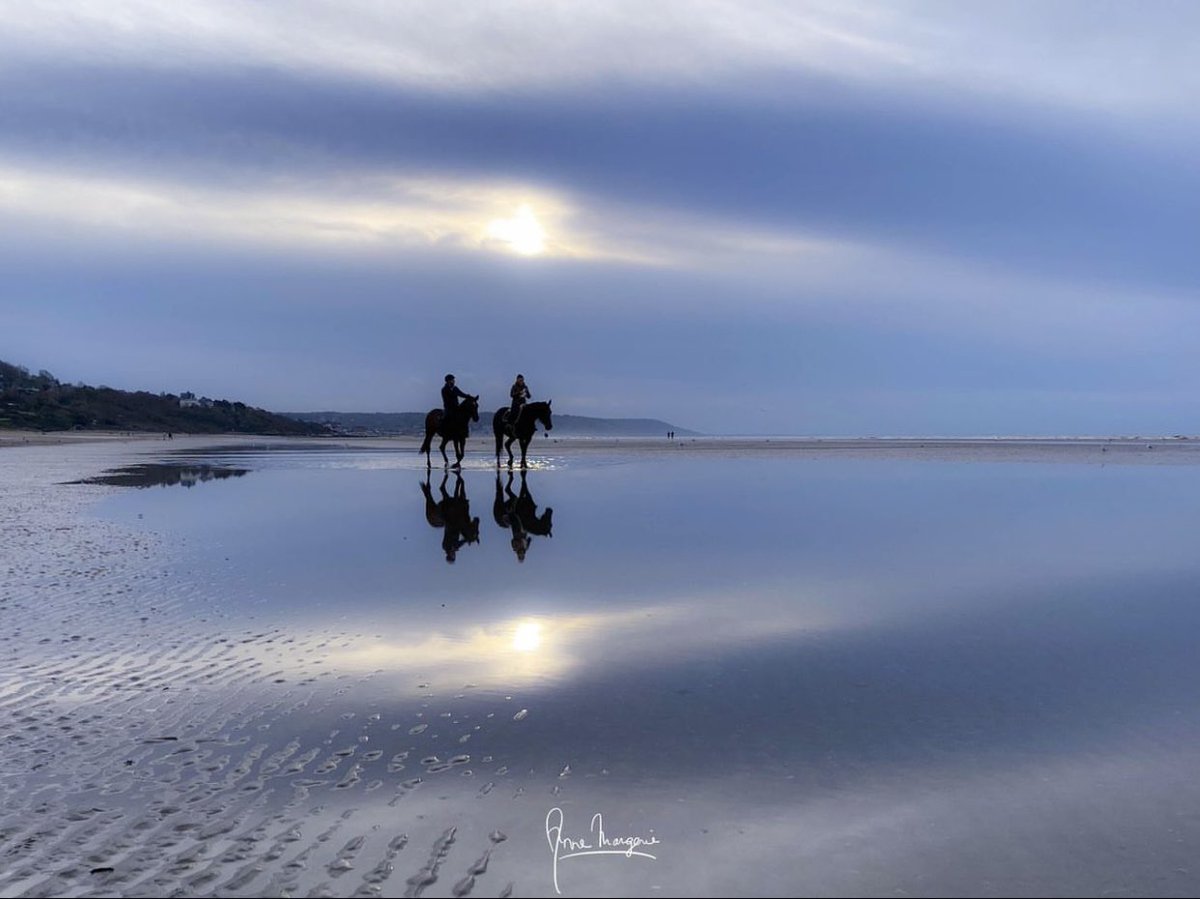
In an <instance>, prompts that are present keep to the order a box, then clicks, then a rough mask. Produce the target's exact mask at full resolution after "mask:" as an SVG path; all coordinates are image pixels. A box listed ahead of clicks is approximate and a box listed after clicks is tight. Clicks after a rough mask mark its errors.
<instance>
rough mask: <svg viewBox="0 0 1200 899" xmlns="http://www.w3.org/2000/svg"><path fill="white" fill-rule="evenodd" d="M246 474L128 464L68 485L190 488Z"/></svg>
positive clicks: (217, 467) (239, 470) (218, 469)
mask: <svg viewBox="0 0 1200 899" xmlns="http://www.w3.org/2000/svg"><path fill="white" fill-rule="evenodd" d="M248 472H249V469H247V468H230V467H226V466H220V465H177V464H170V463H162V462H149V463H145V464H142V465H129V466H126V467H124V468H118V469H115V470H113V471H110V472H106V473H105V474H102V475H98V476H96V477H93V478H84V479H83V480H80V481H73V482H72V483H76V484H111V485H113V486H115V487H173V486H180V487H194V486H196V484H199V483H203V482H205V481H220V480H224V479H225V478H240V477H242V475H245V474H247V473H248Z"/></svg>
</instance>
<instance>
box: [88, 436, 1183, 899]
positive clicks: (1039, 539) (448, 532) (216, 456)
mask: <svg viewBox="0 0 1200 899" xmlns="http://www.w3.org/2000/svg"><path fill="white" fill-rule="evenodd" d="M176 461H177V462H178V464H180V465H181V466H185V467H189V466H190V467H191V468H192V469H193V470H195V469H196V467H197V466H200V465H204V466H209V468H206V469H202V470H207V471H226V470H239V471H240V470H245V471H247V473H246V474H245V475H242V476H238V477H212V478H208V479H200V480H197V479H195V478H185V481H187V482H189V483H192V484H194V489H187V490H185V489H177V488H176V487H171V488H170V489H161V490H135V489H130V490H126V491H121V492H118V493H117V494H115V495H113V496H111V497H109V498H108V499H106V500H105V501H104V502H103V503H102V504H101V505H100V507H99V508H98V512H97V514H98V515H100V516H101V517H102V518H105V519H108V520H112V521H116V522H119V523H124V524H127V525H130V526H132V527H137V528H144V529H147V530H148V531H152V532H155V533H157V534H160V535H162V537H163V538H164V539H165V540H166V541H167V542H168V543H169V544H170V545H171V546H172V548H173V552H174V558H175V559H176V560H177V561H176V562H174V563H173V564H175V565H176V566H177V568H175V569H174V570H173V571H172V572H171V574H170V576H171V578H172V579H176V580H181V581H187V582H188V583H191V584H193V585H198V586H197V587H196V590H194V591H193V593H191V594H189V596H190V597H191V598H190V599H189V604H188V605H187V606H186V607H185V608H184V610H183V612H182V613H181V616H180V617H179V618H178V619H177V620H178V621H179V622H180V624H179V625H178V626H179V627H181V628H183V629H184V632H182V633H181V634H179V635H178V636H177V638H178V639H179V640H181V641H182V644H181V645H183V644H186V643H187V641H188V639H189V635H188V633H187V632H186V631H187V628H189V627H192V628H194V629H195V630H194V642H196V643H197V644H199V643H200V642H203V641H208V640H221V639H229V638H228V637H227V636H226V637H222V636H221V635H230V634H239V635H242V634H245V635H249V636H245V637H239V638H238V639H239V640H241V641H242V643H243V644H244V645H243V646H242V648H241V649H240V650H238V652H234V653H233V654H232V655H229V656H228V657H227V658H228V659H229V660H230V661H229V664H234V660H237V662H236V663H237V664H248V662H247V660H246V657H245V656H246V653H249V654H250V656H252V657H253V661H254V662H255V663H257V662H262V663H263V665H264V666H265V667H259V668H255V669H253V670H255V671H257V672H260V675H261V674H263V673H266V674H270V677H265V676H259V677H258V680H256V681H255V684H254V687H253V689H249V688H247V689H246V691H245V692H244V694H240V696H241V698H239V699H238V700H237V701H236V703H234V705H236V707H237V714H236V715H234V714H229V715H225V716H221V717H220V718H219V720H218V721H216V722H215V726H214V728H212V733H208V731H206V727H205V725H204V724H203V723H201V724H199V725H198V726H195V727H192V728H191V730H190V731H189V732H187V733H185V732H184V731H182V730H178V729H176V731H175V732H173V735H174V736H176V737H177V738H180V739H183V738H185V737H186V738H189V739H191V738H208V739H217V738H220V739H221V740H224V741H226V742H236V739H237V737H238V735H239V734H248V735H249V739H248V740H247V744H246V745H249V746H261V749H260V750H259V751H258V754H257V755H255V756H254V757H253V758H251V759H250V760H248V761H247V760H245V759H242V761H241V762H238V761H237V759H239V758H241V756H240V755H239V754H238V753H234V754H233V755H232V759H233V762H231V763H230V764H236V765H238V766H240V767H241V768H243V769H244V771H243V772H242V773H241V774H240V775H239V776H238V777H237V778H235V779H234V780H233V781H231V782H230V784H229V788H230V789H229V791H226V792H221V790H218V791H217V792H215V793H212V794H211V796H217V795H218V794H219V795H220V796H223V797H226V798H225V799H222V800H221V801H220V802H219V803H218V802H217V800H216V799H213V798H211V796H210V799H206V800H204V801H203V802H200V803H199V807H200V808H205V807H206V806H205V803H208V802H210V801H211V803H213V804H211V805H209V806H208V807H207V808H208V811H207V815H208V817H209V823H211V822H212V821H220V820H222V819H223V818H224V817H225V816H231V815H234V814H235V813H236V814H242V813H240V812H237V809H238V807H239V806H238V805H237V801H233V800H230V799H228V795H227V793H231V792H233V791H236V790H242V789H246V788H247V785H250V786H252V787H253V789H252V790H250V792H251V793H252V794H254V796H255V799H254V802H255V805H254V813H255V814H260V815H261V816H262V821H263V822H265V823H263V824H262V825H261V828H262V834H261V835H260V837H259V838H258V839H257V840H255V841H251V842H252V843H253V846H254V848H253V850H252V851H250V850H247V852H246V853H245V854H244V855H243V856H242V857H241V859H240V860H238V862H239V864H241V865H242V866H247V865H248V866H249V867H248V868H245V869H244V873H243V875H238V873H237V872H239V871H243V868H242V867H238V865H235V864H234V863H233V862H229V863H228V866H222V865H221V864H220V863H219V862H220V859H219V857H213V858H208V857H206V862H205V863H206V864H209V865H215V866H216V867H217V869H219V870H218V871H215V872H214V873H213V874H212V878H211V885H210V888H212V887H215V886H217V885H220V884H224V885H225V886H224V888H223V891H222V892H221V894H222V895H229V894H234V893H238V892H239V891H242V892H244V894H246V895H259V894H263V893H259V892H255V891H256V890H259V891H262V890H266V891H267V893H269V892H270V890H272V889H276V890H285V889H288V890H295V889H300V890H305V891H307V890H315V891H317V893H318V894H320V893H321V891H322V890H323V891H325V894H329V895H350V894H352V893H355V892H356V891H360V892H361V891H366V892H363V893H362V894H364V895H366V894H382V895H404V894H406V893H411V892H413V891H414V890H415V891H417V892H422V891H423V892H424V893H425V894H426V895H450V894H451V893H452V892H453V891H454V890H455V889H457V890H458V891H459V894H462V891H463V890H466V891H472V890H474V891H475V892H478V893H480V894H496V893H499V892H502V891H503V890H504V889H506V888H510V886H511V888H512V889H513V890H514V892H515V893H516V894H529V895H534V894H536V895H547V894H553V893H554V889H555V886H554V870H553V864H552V862H553V853H552V850H551V846H550V844H549V843H548V841H547V836H546V820H547V814H548V813H551V810H552V809H555V808H557V809H560V810H561V814H562V819H561V820H562V825H561V827H562V831H561V833H562V835H564V836H569V837H571V838H573V839H591V840H594V834H590V833H589V826H590V824H591V822H592V819H593V815H594V814H595V813H597V812H599V813H602V814H603V823H604V827H605V830H606V832H607V833H608V835H609V836H610V837H612V836H614V835H620V836H634V835H636V836H639V837H641V838H644V839H646V840H647V841H648V842H650V844H651V848H648V849H647V848H646V847H642V850H643V851H647V852H650V853H651V854H653V855H654V856H655V858H654V859H653V860H651V859H647V858H644V857H632V858H625V857H621V856H584V857H576V858H568V859H565V860H564V859H562V858H561V856H562V855H565V854H569V853H567V852H566V851H565V850H560V853H559V854H560V860H559V866H558V872H557V876H558V886H559V888H561V890H562V892H563V894H565V895H589V894H590V895H634V894H641V893H643V892H644V891H647V890H653V891H654V892H656V893H658V894H663V895H697V894H703V895H718V894H745V895H748V894H758V893H763V894H769V895H784V894H811V895H817V894H821V895H826V894H838V895H854V894H872V895H881V894H895V893H896V892H898V891H903V892H907V893H911V894H916V895H957V894H967V895H998V894H1003V895H1007V894H1014V893H1016V894H1024V895H1031V894H1044V893H1050V894H1058V895H1061V894H1079V893H1100V892H1102V891H1112V892H1117V893H1136V894H1158V895H1165V894H1180V895H1182V894H1191V893H1194V892H1195V891H1196V890H1197V889H1198V888H1200V878H1198V877H1197V874H1196V873H1194V872H1193V870H1192V862H1191V859H1192V858H1193V857H1194V854H1195V850H1196V848H1197V845H1198V842H1197V841H1198V840H1200V788H1197V786H1196V785H1195V784H1194V783H1193V780H1194V778H1193V773H1194V771H1195V770H1197V762H1200V751H1198V750H1197V748H1196V747H1197V745H1198V744H1197V740H1196V738H1197V736H1200V702H1198V700H1200V653H1197V651H1196V649H1197V640H1196V634H1197V633H1200V602H1198V600H1200V596H1198V594H1200V590H1198V587H1200V559H1198V556H1197V553H1196V551H1195V544H1196V536H1195V527H1194V525H1195V523H1196V519H1197V516H1198V514H1200V513H1198V511H1197V510H1198V509H1200V502H1198V500H1200V468H1197V467H1195V466H1190V465H1180V466H1163V465H1102V464H1095V463H1094V462H1093V461H1092V460H1091V458H1090V457H1086V458H1085V457H1079V458H1068V459H1065V460H1064V459H1055V460H1054V461H1019V462H1003V461H994V460H992V461H972V460H971V459H970V458H969V457H953V458H949V459H945V458H943V459H939V460H934V461H931V460H928V459H921V458H912V457H906V456H904V455H900V456H895V455H888V456H885V457H880V458H872V457H869V456H868V457H861V456H860V457H855V458H845V457H843V456H839V455H838V454H837V453H829V454H817V455H798V454H795V453H789V452H786V451H782V452H778V453H762V454H754V455H746V454H741V453H738V452H729V453H719V454H706V453H689V452H686V451H681V452H679V453H675V454H673V455H664V454H645V453H640V452H638V451H636V450H622V449H620V448H617V449H612V450H606V451H594V452H586V453H585V452H580V453H572V452H571V451H570V450H569V449H566V448H564V449H561V451H558V450H554V451H551V452H550V453H549V454H548V455H542V456H540V457H539V463H538V465H537V466H536V467H535V468H534V470H531V471H529V472H528V473H527V474H525V475H521V474H520V473H518V474H516V475H514V476H510V475H509V473H508V472H507V471H501V472H497V471H496V470H495V469H493V468H491V467H488V466H486V465H480V464H479V463H478V462H476V463H475V464H474V467H470V466H469V467H468V468H467V469H466V470H465V471H464V472H463V473H462V474H461V476H460V475H456V474H453V473H449V474H447V473H445V472H443V471H442V470H440V469H438V470H434V471H433V472H430V473H428V474H427V473H426V471H425V469H424V467H423V465H421V464H417V463H416V461H415V460H414V459H413V458H412V455H411V453H410V452H399V451H397V452H388V451H371V452H367V451H354V450H341V451H333V452H330V451H324V452H317V451H313V452H270V451H261V452H253V451H249V452H248V451H245V450H239V451H237V452H232V451H229V452H224V451H220V450H217V451H213V452H208V453H204V454H199V455H197V454H192V455H189V456H186V457H181V458H178V459H177V460H176ZM164 477H165V481H166V482H171V480H172V478H173V475H170V474H167V475H165V476H164ZM188 622H192V624H188ZM228 651H229V652H233V650H228ZM239 653H240V654H239ZM205 664H206V665H207V664H217V663H216V662H215V660H210V661H209V662H206V663H205ZM268 669H269V670H268ZM222 683H223V684H224V685H223V686H221V687H220V688H219V689H218V690H217V691H216V692H217V693H219V694H220V696H218V697H217V698H218V699H219V700H220V701H221V702H226V703H228V702H231V700H229V699H228V697H227V696H226V695H225V693H224V692H222V691H226V692H227V691H229V690H231V689H234V688H235V687H236V677H232V676H231V678H230V679H229V681H228V682H227V683H226V682H224V681H223V682H222ZM187 708H188V709H190V710H191V713H190V714H192V715H193V716H194V715H195V714H196V710H197V709H200V708H203V702H202V701H201V699H200V698H197V699H196V700H195V701H193V702H191V704H189V705H188V706H187ZM180 720H181V721H182V720H183V719H180ZM193 723H195V722H193ZM177 742H178V740H177ZM193 745H194V746H195V748H196V749H197V751H203V747H202V746H201V745H200V744H193ZM289 747H292V748H291V749H290V751H289ZM314 750H315V752H313V751H314ZM343 750H344V751H345V755H341V756H338V755H337V753H338V752H339V751H343ZM309 752H313V759H312V761H311V763H309V764H306V765H304V766H301V770H298V771H289V770H288V768H287V766H286V765H283V764H282V762H281V763H280V764H277V765H275V766H274V767H271V766H270V765H267V763H266V762H265V761H264V760H266V759H270V758H271V757H272V755H273V754H280V753H283V754H284V756H283V757H284V758H286V759H288V760H292V759H295V758H298V757H299V758H303V757H304V756H305V754H306V753H309ZM162 758H163V759H166V756H165V755H164V756H163V757H162ZM156 764H160V765H162V764H165V765H167V768H168V769H170V770H172V771H174V772H175V775H177V779H176V780H175V781H171V780H170V778H167V780H166V781H163V782H155V783H156V784H157V785H156V786H155V787H154V789H155V790H159V791H162V790H166V791H167V792H168V793H169V792H170V791H171V790H172V789H181V788H182V787H178V786H177V787H172V786H171V785H170V784H171V783H175V784H177V785H186V784H190V785H192V787H193V788H196V785H202V784H205V783H208V784H210V785H211V783H212V780H213V778H214V777H215V775H214V774H212V773H211V772H210V773H208V774H204V773H198V772H196V771H195V770H186V769H176V768H171V765H173V764H174V763H173V762H170V761H169V760H167V761H163V760H162V759H160V761H159V762H157V763H156ZM322 765H324V766H325V767H322ZM264 768H265V769H266V770H264ZM227 770H228V769H227V768H222V769H221V772H222V773H221V777H225V776H226V774H227ZM418 778H419V782H418V780H417V779H418ZM139 789H141V788H137V787H135V788H133V793H134V794H135V795H140V793H139V792H138V791H139ZM147 789H148V787H147ZM202 792H203V791H202ZM193 795H198V794H193ZM238 801H241V800H240V799H239V800H238ZM244 814H247V815H248V814H249V813H248V812H246V813H244ZM247 820H249V818H247ZM558 820H559V819H558V818H555V817H553V816H552V818H551V822H552V823H554V822H556V821H558ZM330 827H335V828H341V831H340V834H339V836H338V838H337V839H334V838H332V837H328V838H326V840H321V839H320V835H321V833H323V832H324V831H325V830H327V829H328V828H330ZM275 831H278V833H276V832H275ZM268 832H269V833H268ZM280 833H284V834H286V833H293V834H294V836H295V843H296V845H297V847H303V846H307V847H308V850H306V851H308V852H309V855H308V856H306V857H305V858H303V859H302V860H301V861H302V863H301V864H299V865H293V866H292V867H291V868H288V867H287V862H288V857H289V856H288V855H287V853H285V852H284V851H283V850H280V851H279V853H278V854H275V855H273V854H272V852H271V851H270V850H269V847H270V846H272V845H278V843H277V842H275V841H276V840H277V839H278V838H279V834H280ZM342 835H345V836H346V837H347V839H345V840H343V839H342ZM401 836H403V837H405V840H406V841H411V843H412V845H405V844H404V843H403V842H400V837H401ZM356 841H358V842H356ZM327 843H328V846H326V844H327ZM343 843H344V844H345V845H343ZM398 846H399V847H400V848H397V847H398ZM418 846H419V848H418ZM298 851H299V850H298ZM339 852H340V853H341V855H339V854H338V853H339ZM318 857H320V858H321V859H322V861H321V862H320V863H319V864H317V863H314V860H315V859H316V858H318ZM339 859H341V861H340V862H339ZM481 860H482V862H483V868H484V870H482V871H477V870H476V868H478V867H479V864H478V863H479V862H480V861H481ZM388 866H392V867H394V869H395V872H394V873H392V872H391V868H389V867H388ZM183 870H184V871H186V872H187V873H186V875H185V874H183V873H181V874H180V875H179V877H180V881H181V882H185V883H186V882H188V881H187V880H186V878H187V877H190V876H193V872H192V868H188V867H185V868H184V869H183ZM422 872H423V873H422ZM472 872H474V873H472ZM430 875H432V877H433V879H430ZM154 876H155V877H157V878H158V880H155V881H153V882H154V883H156V884H158V885H165V884H167V883H169V882H170V880H169V876H168V875H165V874H163V873H162V872H158V873H156V874H155V875H154ZM372 877H374V879H372ZM239 878H240V879H239ZM413 878H415V880H414V879H413ZM151 882H152V881H151V880H150V879H149V875H146V878H144V879H143V880H136V879H135V880H133V881H132V883H133V884H134V885H136V884H142V885H143V886H148V885H149V884H150V883H151ZM129 883H130V882H126V886H125V888H126V889H128V888H129ZM202 884H203V885H209V881H207V880H206V881H202ZM375 891H381V892H375Z"/></svg>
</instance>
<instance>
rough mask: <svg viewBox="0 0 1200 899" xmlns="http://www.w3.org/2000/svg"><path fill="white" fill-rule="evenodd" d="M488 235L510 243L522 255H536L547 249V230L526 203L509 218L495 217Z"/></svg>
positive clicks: (514, 250)
mask: <svg viewBox="0 0 1200 899" xmlns="http://www.w3.org/2000/svg"><path fill="white" fill-rule="evenodd" d="M487 233H488V237H489V238H491V239H492V240H498V241H501V242H503V243H506V244H508V246H509V248H510V249H511V250H513V252H516V253H520V254H521V255H522V256H536V255H537V254H538V253H541V252H544V251H545V249H546V231H545V229H544V228H542V226H541V224H540V223H539V222H538V220H537V219H536V218H534V217H533V210H532V209H530V208H529V205H528V204H526V205H524V206H522V207H521V208H520V209H518V210H517V212H516V214H515V215H514V216H513V217H512V218H509V219H494V220H493V221H492V222H491V223H490V224H489V225H488V229H487Z"/></svg>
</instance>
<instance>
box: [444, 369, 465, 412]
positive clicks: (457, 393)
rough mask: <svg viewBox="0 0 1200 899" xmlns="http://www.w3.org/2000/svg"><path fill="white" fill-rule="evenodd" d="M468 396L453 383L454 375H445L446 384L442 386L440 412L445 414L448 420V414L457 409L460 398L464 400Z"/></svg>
mask: <svg viewBox="0 0 1200 899" xmlns="http://www.w3.org/2000/svg"><path fill="white" fill-rule="evenodd" d="M469 395H470V394H466V393H463V392H462V391H461V390H459V389H458V386H457V385H456V384H455V383H454V375H446V383H445V384H444V385H443V386H442V411H444V412H445V413H446V417H447V418H449V417H450V413H452V412H453V411H454V410H455V409H457V408H458V401H459V398H460V397H461V398H462V399H466V398H467V397H468V396H469Z"/></svg>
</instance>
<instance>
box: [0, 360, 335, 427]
mask: <svg viewBox="0 0 1200 899" xmlns="http://www.w3.org/2000/svg"><path fill="white" fill-rule="evenodd" d="M0 428H30V429H33V430H41V431H68V430H92V429H96V430H111V431H162V432H167V431H179V432H181V433H192V434H220V433H230V432H232V433H239V434H277V435H281V436H285V435H294V436H315V435H319V434H326V433H328V430H327V429H326V428H324V427H322V426H321V425H318V424H313V423H311V422H304V421H295V420H294V419H291V418H287V417H285V416H282V415H276V414H274V413H271V412H266V411H264V410H262V409H256V408H254V407H252V406H247V405H246V404H245V403H238V402H232V403H231V402H229V401H228V400H212V399H209V398H208V397H199V398H197V397H195V396H193V395H191V394H189V393H185V394H182V395H181V396H176V395H175V394H171V393H157V394H155V393H146V392H144V391H137V392H132V393H131V392H129V391H126V390H114V389H113V388H111V387H89V386H88V385H86V384H63V383H61V382H60V381H59V380H58V379H57V378H55V377H54V375H52V374H50V372H48V371H45V370H42V371H40V372H38V373H37V374H36V375H34V374H31V373H30V372H29V370H28V369H25V368H22V367H21V366H19V365H10V364H9V363H7V362H0Z"/></svg>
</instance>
